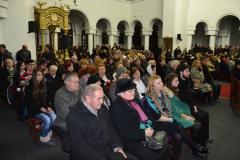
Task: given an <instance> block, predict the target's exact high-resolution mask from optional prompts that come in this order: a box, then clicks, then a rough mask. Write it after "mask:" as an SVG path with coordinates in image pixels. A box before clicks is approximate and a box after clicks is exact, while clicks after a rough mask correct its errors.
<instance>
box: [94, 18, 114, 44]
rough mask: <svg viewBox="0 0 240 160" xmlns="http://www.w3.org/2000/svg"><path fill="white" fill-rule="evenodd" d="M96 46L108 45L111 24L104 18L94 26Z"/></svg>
mask: <svg viewBox="0 0 240 160" xmlns="http://www.w3.org/2000/svg"><path fill="white" fill-rule="evenodd" d="M96 27H97V33H96V38H95V39H96V45H101V44H108V42H109V39H108V34H109V32H111V23H110V22H109V20H107V19H106V18H101V19H99V20H98V21H97V24H96Z"/></svg>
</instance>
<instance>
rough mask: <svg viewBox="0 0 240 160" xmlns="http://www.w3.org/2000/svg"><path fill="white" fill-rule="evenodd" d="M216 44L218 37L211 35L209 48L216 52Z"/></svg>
mask: <svg viewBox="0 0 240 160" xmlns="http://www.w3.org/2000/svg"><path fill="white" fill-rule="evenodd" d="M215 44H216V36H215V35H210V43H209V47H211V49H212V50H213V51H214V50H215Z"/></svg>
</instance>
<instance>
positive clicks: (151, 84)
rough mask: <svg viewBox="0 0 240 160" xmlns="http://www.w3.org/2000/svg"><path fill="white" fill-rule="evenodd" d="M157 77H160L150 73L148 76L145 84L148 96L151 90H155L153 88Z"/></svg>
mask: <svg viewBox="0 0 240 160" xmlns="http://www.w3.org/2000/svg"><path fill="white" fill-rule="evenodd" d="M159 78H160V79H161V77H160V76H158V75H152V76H150V77H149V79H148V84H147V91H146V94H147V95H149V96H150V95H151V94H152V93H153V92H155V91H154V90H153V89H154V82H155V81H156V80H157V79H159Z"/></svg>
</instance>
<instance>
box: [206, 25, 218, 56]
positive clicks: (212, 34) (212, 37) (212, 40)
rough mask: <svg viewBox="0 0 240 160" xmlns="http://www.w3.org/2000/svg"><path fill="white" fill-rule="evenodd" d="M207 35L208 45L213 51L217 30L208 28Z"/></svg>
mask: <svg viewBox="0 0 240 160" xmlns="http://www.w3.org/2000/svg"><path fill="white" fill-rule="evenodd" d="M208 35H210V41H209V47H211V49H212V50H213V52H214V50H215V45H216V35H218V30H216V29H215V28H210V29H209V30H208Z"/></svg>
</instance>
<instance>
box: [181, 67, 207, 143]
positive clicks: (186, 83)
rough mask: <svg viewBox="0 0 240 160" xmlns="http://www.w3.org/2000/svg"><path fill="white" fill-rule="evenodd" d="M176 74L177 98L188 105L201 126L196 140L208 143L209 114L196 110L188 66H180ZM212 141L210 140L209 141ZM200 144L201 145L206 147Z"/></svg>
mask: <svg viewBox="0 0 240 160" xmlns="http://www.w3.org/2000/svg"><path fill="white" fill-rule="evenodd" d="M177 73H178V74H179V85H178V89H179V92H178V93H179V95H178V96H179V98H180V99H181V100H182V101H183V102H185V103H186V104H188V105H189V107H190V110H191V113H192V115H193V116H194V117H195V118H196V119H197V120H198V121H199V122H200V123H201V124H202V127H201V131H200V133H199V135H198V138H197V139H196V140H197V141H198V140H201V139H205V140H206V142H207V141H209V114H208V113H207V112H206V111H203V110H201V109H198V108H197V107H196V105H195V102H194V100H193V97H194V96H193V95H194V94H195V93H194V91H193V90H191V88H190V80H189V78H190V71H189V66H187V65H186V64H184V63H183V64H180V65H179V66H178V68H177ZM211 141H212V140H211ZM206 142H205V144H202V145H206Z"/></svg>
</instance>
